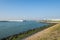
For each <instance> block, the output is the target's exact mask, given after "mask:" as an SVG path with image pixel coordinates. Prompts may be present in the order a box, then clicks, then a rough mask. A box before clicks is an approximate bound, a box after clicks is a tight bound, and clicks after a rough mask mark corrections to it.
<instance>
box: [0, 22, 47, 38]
mask: <svg viewBox="0 0 60 40" xmlns="http://www.w3.org/2000/svg"><path fill="white" fill-rule="evenodd" d="M44 25H48V24H46V23H38V22H35V21H26V22H0V39H1V38H4V37H7V36H10V35H14V34H18V33H21V32H24V31H27V30H30V29H34V28H37V27H41V26H44Z"/></svg>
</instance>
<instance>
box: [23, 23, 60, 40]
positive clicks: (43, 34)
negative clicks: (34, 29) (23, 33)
mask: <svg viewBox="0 0 60 40" xmlns="http://www.w3.org/2000/svg"><path fill="white" fill-rule="evenodd" d="M59 26H60V23H59V24H56V25H54V26H52V27H50V28H47V29H45V30H43V31H40V32H38V33H35V34H33V35H31V36H29V37H27V38H25V39H23V40H42V39H41V38H45V37H49V34H50V33H51V32H53V31H55V30H56V29H57V28H58V27H59ZM53 29H54V30H53ZM46 35H47V36H46Z"/></svg>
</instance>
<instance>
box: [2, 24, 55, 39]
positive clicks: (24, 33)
mask: <svg viewBox="0 0 60 40" xmlns="http://www.w3.org/2000/svg"><path fill="white" fill-rule="evenodd" d="M53 25H55V24H53V23H50V24H49V25H45V26H43V27H40V28H36V29H33V30H28V31H27V32H23V33H20V34H16V35H12V36H9V37H7V38H3V39H2V40H21V39H23V38H25V37H28V36H29V35H32V34H34V33H36V32H38V31H41V30H43V29H46V28H48V27H51V26H53Z"/></svg>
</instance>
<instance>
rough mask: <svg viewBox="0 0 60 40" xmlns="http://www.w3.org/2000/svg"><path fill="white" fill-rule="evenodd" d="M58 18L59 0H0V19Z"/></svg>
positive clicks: (59, 13)
mask: <svg viewBox="0 0 60 40" xmlns="http://www.w3.org/2000/svg"><path fill="white" fill-rule="evenodd" d="M12 19H14V20H16V19H25V20H30V19H33V20H39V19H60V0H0V20H12Z"/></svg>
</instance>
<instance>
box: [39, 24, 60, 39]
mask: <svg viewBox="0 0 60 40" xmlns="http://www.w3.org/2000/svg"><path fill="white" fill-rule="evenodd" d="M48 31H49V32H47V31H46V32H47V33H46V34H45V35H44V34H43V36H42V37H41V38H38V39H39V40H60V24H59V25H58V26H55V27H52V28H49V30H48Z"/></svg>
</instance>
